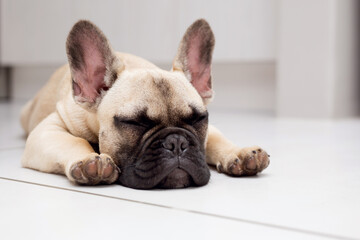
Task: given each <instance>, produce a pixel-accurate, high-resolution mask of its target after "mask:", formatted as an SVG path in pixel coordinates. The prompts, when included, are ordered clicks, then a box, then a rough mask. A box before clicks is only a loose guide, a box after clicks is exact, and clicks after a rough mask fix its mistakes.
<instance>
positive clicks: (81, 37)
mask: <svg viewBox="0 0 360 240" xmlns="http://www.w3.org/2000/svg"><path fill="white" fill-rule="evenodd" d="M66 52H67V56H68V60H69V65H70V70H71V76H72V88H73V96H74V99H75V102H77V103H78V104H80V105H81V106H83V107H86V108H87V109H91V110H95V109H96V108H97V106H98V104H99V103H100V101H101V99H102V97H103V96H104V94H105V93H106V91H107V90H108V89H109V88H110V87H111V86H112V84H113V83H114V81H115V80H116V79H117V74H118V73H119V71H120V70H121V69H122V68H123V64H122V63H121V62H120V60H118V59H117V58H116V56H115V54H114V52H113V50H112V48H111V46H110V44H109V42H108V40H107V39H106V37H105V36H104V34H103V33H102V32H101V30H100V29H99V28H98V27H96V26H95V25H94V24H93V23H91V22H89V21H85V20H81V21H79V22H77V23H76V24H75V25H74V26H73V28H72V29H71V31H70V33H69V36H68V38H67V41H66Z"/></svg>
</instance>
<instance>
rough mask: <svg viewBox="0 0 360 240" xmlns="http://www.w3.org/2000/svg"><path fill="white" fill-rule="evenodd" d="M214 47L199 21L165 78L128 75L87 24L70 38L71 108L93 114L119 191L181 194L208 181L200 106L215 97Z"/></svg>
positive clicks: (159, 73) (151, 73)
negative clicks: (75, 106) (115, 171)
mask: <svg viewBox="0 0 360 240" xmlns="http://www.w3.org/2000/svg"><path fill="white" fill-rule="evenodd" d="M214 44H215V38H214V34H213V32H212V30H211V28H210V26H209V24H208V23H207V22H206V21H205V20H204V19H199V20H197V21H195V22H194V23H193V24H192V25H190V27H189V28H188V29H187V30H186V32H185V34H184V37H183V38H182V40H181V42H180V45H179V48H178V52H177V54H176V56H175V59H174V61H173V67H172V71H171V72H167V71H163V70H160V69H156V68H152V70H150V69H147V68H146V67H145V66H143V67H144V69H140V68H137V69H136V70H131V68H127V62H126V60H125V61H124V59H122V58H121V57H118V56H117V55H116V54H115V53H114V52H113V50H112V48H111V47H110V44H109V42H108V40H107V39H106V37H105V35H104V34H103V33H102V32H101V30H100V29H99V28H98V27H96V26H95V25H94V24H93V23H91V22H89V21H86V20H81V21H79V22H77V23H76V24H75V25H74V27H73V28H72V30H71V31H70V33H69V36H68V39H67V42H66V52H67V55H68V60H69V66H70V70H71V79H72V88H73V89H72V93H73V97H74V101H75V102H76V103H77V104H79V105H80V106H82V107H83V108H84V109H86V110H88V111H91V112H97V117H98V121H99V124H100V131H99V145H100V152H101V153H106V154H109V155H110V156H111V157H112V159H113V160H114V161H115V163H116V164H117V165H118V166H119V167H120V169H121V174H120V182H121V183H122V184H123V185H125V186H128V187H132V188H142V189H148V188H153V187H163V188H181V187H187V186H190V185H192V184H194V185H198V186H201V185H204V184H206V183H207V182H208V181H209V177H210V173H209V169H208V167H207V165H206V163H205V149H204V148H205V139H206V132H207V125H208V114H207V111H206V108H205V105H204V103H207V102H208V101H210V99H211V98H212V93H213V92H212V88H211V86H212V85H211V59H212V52H213V49H214ZM130 62H131V61H130ZM130 65H131V64H130Z"/></svg>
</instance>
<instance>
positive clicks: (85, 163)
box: [22, 113, 120, 185]
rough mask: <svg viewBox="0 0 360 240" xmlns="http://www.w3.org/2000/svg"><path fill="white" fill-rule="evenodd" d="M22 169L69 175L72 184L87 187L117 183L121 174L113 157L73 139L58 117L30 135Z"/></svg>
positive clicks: (52, 117) (41, 125) (45, 120)
mask: <svg viewBox="0 0 360 240" xmlns="http://www.w3.org/2000/svg"><path fill="white" fill-rule="evenodd" d="M22 165H23V167H28V168H33V169H36V170H40V171H43V172H48V173H59V174H65V175H66V176H67V177H68V179H69V180H70V181H72V182H76V183H79V184H86V185H95V184H99V183H106V184H110V183H113V182H114V181H116V179H117V178H118V176H119V171H120V170H119V169H118V167H117V166H116V165H115V163H114V162H113V160H112V159H111V158H110V156H108V155H106V154H100V155H99V154H97V153H95V151H94V150H93V148H92V147H91V146H90V144H89V142H88V141H86V140H85V139H83V138H79V137H75V136H73V135H71V134H70V133H69V132H68V131H67V130H66V127H65V125H64V123H63V121H62V120H61V119H60V117H59V115H58V114H57V113H52V114H51V115H49V116H48V117H47V118H46V119H44V120H43V121H42V122H41V123H40V124H39V125H38V126H37V127H36V128H35V129H34V130H33V131H32V132H31V133H30V135H29V137H28V139H27V142H26V146H25V152H24V155H23V159H22Z"/></svg>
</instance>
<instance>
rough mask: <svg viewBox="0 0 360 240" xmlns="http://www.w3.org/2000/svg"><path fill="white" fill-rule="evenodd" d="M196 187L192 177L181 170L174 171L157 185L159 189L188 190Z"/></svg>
mask: <svg viewBox="0 0 360 240" xmlns="http://www.w3.org/2000/svg"><path fill="white" fill-rule="evenodd" d="M191 185H194V182H193V180H192V177H191V176H190V175H189V174H188V173H187V172H186V171H184V170H182V169H180V168H176V169H174V170H173V171H172V172H171V173H170V174H169V175H167V176H166V177H165V178H164V179H163V180H161V182H160V183H159V184H158V185H157V187H158V188H186V187H189V186H191Z"/></svg>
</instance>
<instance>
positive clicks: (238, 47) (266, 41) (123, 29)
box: [0, 0, 276, 65]
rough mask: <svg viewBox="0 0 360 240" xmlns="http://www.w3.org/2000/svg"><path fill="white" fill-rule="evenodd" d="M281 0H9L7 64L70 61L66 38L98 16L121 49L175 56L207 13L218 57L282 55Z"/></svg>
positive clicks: (5, 2)
mask: <svg viewBox="0 0 360 240" xmlns="http://www.w3.org/2000/svg"><path fill="white" fill-rule="evenodd" d="M275 2H276V0H221V1H219V0H217V1H214V0H197V1H194V0H173V1H168V0H151V1H148V0H102V1H91V0H76V1H74V0H51V1H49V0H31V1H29V0H1V5H2V6H1V14H0V15H1V38H2V41H1V51H0V52H1V63H2V64H7V65H29V64H32V65H33V64H36V65H43V64H45V65H52V64H60V63H63V62H65V61H66V56H65V40H66V37H67V34H68V32H69V30H70V28H71V27H72V25H73V24H74V23H75V22H76V21H77V20H78V19H84V18H85V19H90V20H92V21H93V22H95V23H96V24H97V25H98V26H99V27H100V28H101V29H102V30H103V31H104V32H105V34H106V35H107V36H108V38H109V40H110V42H111V43H112V44H113V46H114V48H115V49H116V50H119V51H125V52H131V53H134V54H137V55H139V56H143V57H145V58H147V59H150V60H152V61H155V62H169V61H172V58H173V56H174V54H175V52H176V49H177V45H178V42H179V41H180V39H181V36H182V34H183V33H184V31H185V30H186V28H187V26H188V25H190V24H191V23H192V22H193V21H194V20H196V19H197V18H201V17H204V18H206V19H207V20H208V21H209V22H210V24H211V26H212V27H213V30H214V32H215V36H216V41H217V42H216V47H215V53H214V54H215V56H214V60H215V61H220V62H229V61H262V62H263V61H274V60H275V36H276V23H275V19H276V18H275V13H276V11H275V10H276V4H275Z"/></svg>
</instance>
